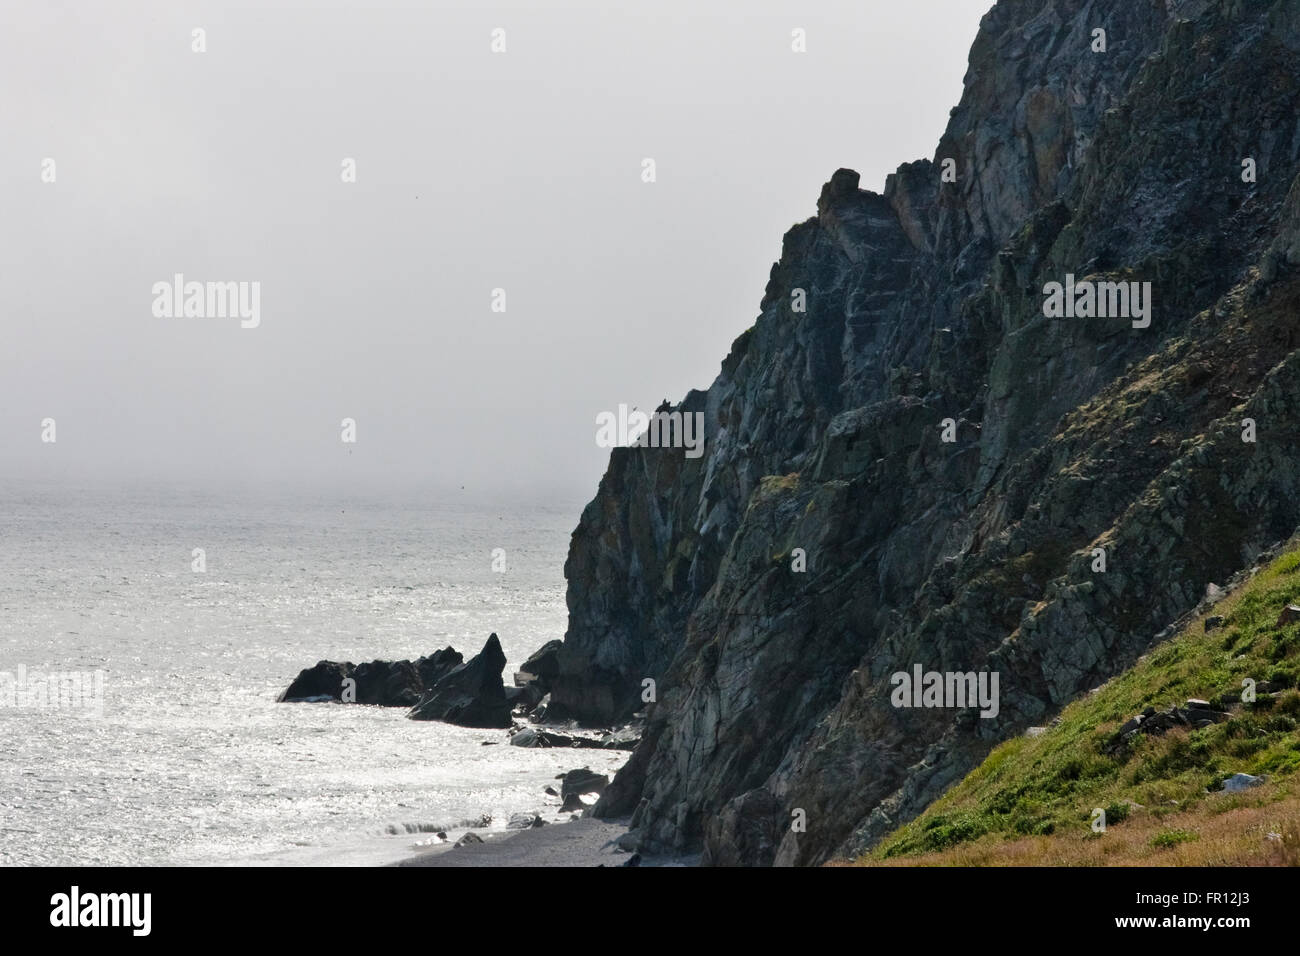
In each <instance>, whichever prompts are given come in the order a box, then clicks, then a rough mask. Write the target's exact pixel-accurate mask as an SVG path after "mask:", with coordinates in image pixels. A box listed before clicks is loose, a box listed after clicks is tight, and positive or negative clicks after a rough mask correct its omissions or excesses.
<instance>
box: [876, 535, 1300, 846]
mask: <svg viewBox="0 0 1300 956" xmlns="http://www.w3.org/2000/svg"><path fill="white" fill-rule="evenodd" d="M1292 547H1293V548H1295V547H1296V542H1292ZM1289 603H1300V550H1289V551H1288V552H1287V553H1285V554H1283V555H1282V556H1281V557H1279V558H1278V559H1277V560H1276V561H1274V562H1273V563H1272V564H1271V565H1270V566H1269V567H1267V568H1265V569H1262V570H1261V571H1260V572H1259V573H1257V574H1256V575H1255V576H1254V577H1253V578H1252V579H1251V580H1250V581H1248V582H1247V583H1246V584H1245V585H1243V586H1242V587H1241V588H1239V589H1238V590H1237V591H1236V592H1234V593H1233V594H1232V595H1230V596H1228V597H1227V598H1225V599H1224V600H1222V601H1220V602H1219V603H1218V605H1216V606H1215V607H1214V608H1213V609H1211V610H1210V611H1209V612H1208V613H1209V614H1216V615H1222V616H1223V617H1224V618H1225V623H1224V625H1223V626H1222V627H1221V628H1219V629H1216V630H1213V631H1211V632H1209V633H1208V634H1207V633H1205V632H1204V630H1203V621H1202V620H1201V619H1197V620H1195V621H1193V622H1192V623H1191V624H1190V625H1189V626H1188V627H1187V628H1186V629H1184V630H1183V631H1182V632H1181V633H1180V634H1178V635H1176V636H1175V637H1174V638H1173V639H1171V640H1169V641H1168V642H1166V643H1164V644H1162V645H1160V646H1159V647H1157V648H1156V649H1155V650H1153V651H1151V652H1150V653H1149V654H1148V655H1147V656H1146V657H1145V658H1143V659H1142V660H1140V661H1138V662H1137V663H1136V664H1135V665H1134V666H1133V667H1132V668H1130V669H1129V670H1128V671H1127V672H1125V673H1124V674H1122V675H1120V676H1118V677H1116V678H1115V679H1113V680H1111V681H1110V682H1109V683H1107V684H1106V685H1105V686H1104V687H1102V688H1101V689H1100V690H1098V691H1097V692H1096V693H1093V694H1091V695H1088V696H1085V697H1083V698H1081V699H1079V700H1076V701H1075V702H1073V703H1072V704H1070V705H1069V706H1068V707H1066V708H1065V710H1064V711H1063V712H1062V714H1061V716H1060V720H1059V722H1058V723H1057V725H1056V726H1053V727H1051V728H1049V729H1048V730H1047V731H1046V732H1045V733H1043V734H1041V735H1040V736H1037V737H1033V738H1030V737H1023V736H1022V737H1016V738H1015V739H1012V740H1009V741H1006V742H1005V743H1003V744H1001V745H1000V746H999V747H997V748H996V749H995V750H994V751H993V752H992V753H991V754H990V755H989V756H988V758H987V759H986V760H984V762H983V763H982V764H981V765H980V766H979V767H977V768H976V769H975V770H974V771H973V772H971V773H970V774H969V775H968V776H967V777H966V778H965V779H963V780H962V781H961V782H959V783H958V784H957V785H956V786H955V787H953V788H952V789H951V790H950V791H949V792H948V793H947V794H945V795H944V796H943V797H941V798H940V799H939V800H937V801H936V802H935V803H934V804H932V805H931V806H930V807H929V808H928V809H927V810H926V811H925V812H924V813H922V814H921V815H920V816H919V817H918V818H917V819H915V820H913V821H912V822H910V823H908V824H906V825H904V826H902V827H901V828H899V829H898V830H896V831H894V832H893V833H892V834H890V835H889V836H887V837H886V838H885V839H884V840H883V841H882V842H881V843H880V844H879V845H878V846H877V847H876V848H875V849H874V850H873V851H872V852H871V853H870V854H868V855H867V856H866V857H864V858H863V859H862V860H861V861H860V862H862V863H866V864H871V863H873V862H884V861H889V860H900V859H902V858H907V857H914V856H920V855H923V854H931V855H933V854H940V855H942V854H948V857H947V859H948V860H949V861H952V860H954V859H956V857H954V856H953V851H954V849H955V848H961V847H968V846H972V845H978V846H980V847H982V848H983V849H984V850H985V851H987V849H988V847H989V846H990V845H992V844H996V843H998V842H1000V841H1020V843H1021V844H1022V846H1021V847H1020V849H1019V850H1018V851H1017V852H1018V853H1020V854H1021V856H1022V857H1023V854H1024V848H1023V844H1024V843H1025V841H1026V838H1034V837H1048V836H1051V837H1054V839H1075V840H1076V842H1077V841H1079V840H1088V839H1093V838H1096V837H1103V838H1104V837H1105V836H1106V835H1107V834H1095V833H1093V832H1092V828H1091V823H1092V820H1093V811H1094V809H1095V808H1102V809H1104V810H1105V811H1106V824H1107V828H1108V830H1111V831H1114V830H1115V829H1117V828H1123V827H1125V826H1130V827H1135V824H1134V823H1133V821H1134V819H1136V818H1140V819H1141V820H1142V821H1143V824H1142V825H1143V826H1149V827H1152V828H1154V829H1153V831H1152V832H1153V833H1154V834H1155V835H1154V836H1152V837H1150V839H1149V840H1148V839H1144V840H1142V841H1141V842H1142V845H1143V846H1149V847H1151V848H1153V851H1154V850H1167V849H1169V848H1173V847H1175V846H1178V845H1179V844H1183V843H1187V842H1191V841H1195V840H1197V839H1198V836H1197V833H1196V832H1195V826H1194V824H1195V820H1196V815H1197V814H1205V815H1221V814H1225V813H1231V812H1232V811H1234V810H1237V809H1240V808H1244V807H1255V808H1257V807H1259V806H1261V804H1267V803H1268V802H1270V801H1283V800H1288V799H1290V797H1291V795H1292V793H1293V791H1300V786H1293V784H1300V778H1295V779H1294V780H1293V779H1292V778H1293V777H1294V775H1295V774H1296V771H1297V770H1300V691H1297V690H1296V685H1297V681H1298V678H1300V623H1298V624H1292V625H1289V626H1287V627H1285V628H1276V627H1274V624H1275V622H1276V621H1277V617H1278V614H1279V612H1280V611H1281V609H1282V608H1283V607H1284V606H1285V605H1287V604H1289ZM1247 678H1250V679H1253V680H1254V681H1256V682H1257V683H1264V682H1265V681H1268V682H1272V683H1274V684H1276V685H1278V687H1279V689H1278V690H1277V691H1276V692H1275V693H1274V694H1272V695H1271V696H1270V695H1267V694H1263V693H1261V694H1259V696H1258V699H1257V700H1256V701H1255V702H1254V703H1243V702H1242V701H1241V694H1242V682H1243V680H1245V679H1247ZM1190 697H1201V698H1206V699H1208V700H1210V701H1211V703H1213V704H1215V705H1216V706H1218V707H1220V708H1222V709H1225V710H1228V711H1229V713H1230V714H1231V719H1230V720H1228V721H1226V722H1224V723H1221V724H1216V725H1213V726H1210V727H1205V728H1203V729H1200V730H1191V731H1188V730H1185V729H1176V730H1172V731H1170V732H1169V733H1167V734H1165V735H1164V736H1160V737H1156V736H1148V735H1145V734H1137V735H1135V736H1134V737H1133V738H1132V739H1131V740H1130V741H1129V742H1128V743H1127V744H1126V745H1121V746H1118V747H1116V746H1114V742H1115V735H1116V731H1117V730H1118V728H1119V727H1120V726H1121V725H1122V724H1123V723H1124V722H1125V721H1127V720H1128V719H1129V718H1130V717H1132V716H1133V715H1134V714H1136V713H1139V712H1141V711H1142V710H1143V709H1144V708H1146V707H1155V708H1156V709H1157V710H1167V709H1168V708H1169V707H1171V706H1174V705H1179V706H1181V705H1182V704H1183V703H1184V701H1185V700H1187V698H1190ZM1234 773H1250V774H1255V775H1257V776H1261V775H1262V776H1267V777H1268V778H1269V785H1267V786H1266V787H1260V788H1255V789H1252V790H1248V791H1244V792H1242V793H1237V794H1221V793H1216V792H1215V791H1216V790H1217V788H1218V786H1219V785H1220V783H1221V782H1222V781H1223V780H1224V779H1225V778H1227V777H1229V776H1231V775H1232V774H1234ZM1207 791H1208V792H1207ZM1189 815H1190V816H1189ZM1169 817H1176V818H1178V820H1179V822H1180V826H1179V827H1166V826H1164V823H1163V821H1165V820H1166V818H1169ZM1188 820H1191V821H1192V828H1191V829H1189V823H1188V822H1187V821H1188ZM1144 832H1145V831H1144ZM1031 842H1032V841H1031ZM1039 843H1041V844H1042V845H1043V849H1042V851H1041V852H1042V854H1044V859H1043V860H1042V861H1041V862H1052V860H1051V859H1050V857H1051V852H1052V851H1051V849H1050V846H1049V844H1050V843H1051V841H1039ZM1037 845H1038V844H1035V846H1037ZM1036 852H1037V851H1036ZM943 861H944V860H943V859H939V860H938V862H943ZM1019 862H1034V860H1032V859H1031V860H1028V861H1026V860H1024V859H1020V860H1019Z"/></svg>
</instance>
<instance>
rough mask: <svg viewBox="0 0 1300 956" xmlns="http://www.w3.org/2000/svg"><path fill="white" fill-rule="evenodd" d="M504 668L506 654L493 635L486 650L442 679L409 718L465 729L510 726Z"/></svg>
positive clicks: (484, 647) (421, 700)
mask: <svg viewBox="0 0 1300 956" xmlns="http://www.w3.org/2000/svg"><path fill="white" fill-rule="evenodd" d="M505 666H506V655H505V653H504V652H503V651H502V650H501V642H500V641H498V640H497V636H496V635H495V634H493V635H491V636H490V637H489V638H488V639H487V643H486V644H484V645H483V650H481V651H479V652H478V653H477V654H476V655H474V656H473V657H472V658H470V659H469V660H468V661H466V662H465V663H463V664H459V665H457V666H456V667H454V668H452V669H451V670H450V671H449V672H448V673H447V674H446V675H445V676H444V677H442V678H441V679H439V680H438V682H437V683H436V684H434V686H433V687H432V688H431V689H430V690H429V691H428V692H427V693H425V695H424V696H423V697H422V698H421V699H420V702H419V703H418V704H416V705H415V707H414V709H412V711H411V713H410V714H409V715H408V716H409V717H410V718H411V719H412V720H442V721H446V722H447V723H449V724H459V725H460V726H462V727H509V726H510V703H509V701H507V700H506V694H505V686H504V685H503V684H502V683H501V672H502V671H503V670H504V669H505Z"/></svg>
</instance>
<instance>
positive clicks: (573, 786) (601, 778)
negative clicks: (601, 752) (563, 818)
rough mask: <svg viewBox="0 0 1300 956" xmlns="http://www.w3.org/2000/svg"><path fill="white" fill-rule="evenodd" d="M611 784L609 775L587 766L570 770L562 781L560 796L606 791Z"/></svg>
mask: <svg viewBox="0 0 1300 956" xmlns="http://www.w3.org/2000/svg"><path fill="white" fill-rule="evenodd" d="M607 786H609V777H607V776H606V775H605V774H603V773H595V772H593V771H591V770H589V769H587V768H586V767H583V768H582V769H581V770H570V771H569V772H568V773H566V774H565V775H564V779H563V780H562V781H561V782H560V796H562V797H565V798H567V797H568V796H569V795H570V794H575V795H581V794H584V793H604V792H605V788H606V787H607Z"/></svg>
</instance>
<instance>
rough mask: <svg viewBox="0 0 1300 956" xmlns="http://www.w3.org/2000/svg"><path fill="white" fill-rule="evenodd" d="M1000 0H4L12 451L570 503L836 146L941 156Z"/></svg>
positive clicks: (689, 363)
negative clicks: (173, 286) (213, 305)
mask: <svg viewBox="0 0 1300 956" xmlns="http://www.w3.org/2000/svg"><path fill="white" fill-rule="evenodd" d="M991 2H992V0H908V2H905V3H900V2H898V0H800V2H775V0H744V2H741V0H732V2H727V3H723V2H708V0H653V2H641V0H637V2H619V3H610V2H608V0H592V2H572V0H571V2H555V0H535V2H532V3H528V4H516V5H504V4H479V3H472V2H460V3H450V2H438V0H425V2H418V3H417V2H409V3H407V2H388V3H380V2H360V0H358V2H350V3H339V2H334V3H323V2H315V0H313V2H305V0H304V2H299V3H289V2H283V0H257V2H247V3H244V2H238V3H236V2H219V3H218V2H212V3H186V2H176V0H150V2H131V0H123V2H115V3H112V4H108V3H90V2H82V0H77V2H72V0H4V3H3V5H2V6H0V81H2V82H0V117H3V120H2V121H0V122H2V124H3V138H2V139H0V196H3V200H2V201H0V477H6V476H42V475H49V476H51V477H74V478H78V479H83V480H98V479H99V478H101V477H102V478H105V479H110V478H111V479H123V478H125V479H131V478H135V477H144V476H147V477H153V478H164V479H168V480H170V479H184V480H196V481H213V482H216V483H220V482H222V481H228V480H232V479H235V478H241V479H247V480H253V481H260V480H269V479H272V478H276V479H284V480H290V481H298V480H303V481H307V480H310V481H312V482H313V483H323V484H326V485H331V484H334V483H338V484H340V485H363V484H364V485H378V484H382V483H386V482H392V483H401V484H405V483H412V482H419V483H422V484H426V485H431V486H447V487H458V486H460V485H462V484H463V485H468V486H470V487H471V488H474V489H478V490H481V491H482V490H486V491H490V492H492V493H508V494H518V495H524V494H527V495H528V496H529V497H533V496H534V495H535V494H536V493H537V492H539V491H542V492H545V493H547V494H550V493H552V492H554V493H555V494H557V495H558V496H562V497H573V496H575V495H576V496H577V497H580V498H586V497H590V495H591V493H593V492H594V491H595V487H596V483H597V481H598V479H599V476H600V474H601V472H602V471H603V469H604V463H605V461H606V459H607V457H608V451H607V450H605V449H601V448H598V447H597V446H596V443H595V431H596V427H595V416H596V415H597V413H598V412H601V411H604V410H615V409H617V407H618V405H619V403H626V404H628V405H639V406H640V407H642V408H653V407H654V406H655V405H657V404H658V403H659V401H661V400H662V399H664V398H668V399H671V400H673V401H677V400H679V399H680V398H681V397H682V396H683V395H684V394H685V392H686V391H687V390H688V389H690V388H704V387H707V386H708V384H709V383H710V382H711V381H712V380H713V378H714V376H715V375H716V374H717V371H718V367H719V363H720V362H721V361H722V359H723V357H724V356H725V355H726V353H727V351H728V348H729V346H730V344H731V341H732V340H733V339H734V338H735V337H736V335H738V334H739V333H740V332H742V331H743V330H744V329H746V328H747V327H748V326H750V325H751V324H752V323H753V320H754V318H755V316H756V315H757V311H758V303H759V300H760V299H761V298H762V294H763V288H764V285H765V284H766V282H767V276H768V271H769V269H770V267H771V264H772V261H773V260H774V259H775V258H776V257H777V256H778V255H779V253H780V248H781V237H782V235H783V234H784V232H785V231H786V230H787V229H788V228H789V227H790V226H791V225H793V224H794V223H796V222H798V221H801V220H803V219H806V218H807V217H808V216H810V215H812V214H813V213H814V212H815V204H816V200H817V195H818V191H819V190H820V187H821V185H822V183H823V182H825V181H826V180H827V179H828V178H829V177H830V174H831V173H832V172H834V171H835V169H837V168H838V167H841V166H847V167H851V168H853V169H856V170H858V171H859V172H861V173H862V183H863V186H864V187H867V188H872V189H880V188H881V187H882V186H883V183H884V178H885V176H886V174H887V173H889V172H890V171H892V170H893V169H894V168H895V167H896V166H897V165H899V164H900V163H902V162H905V161H910V160H912V159H917V158H920V157H923V156H932V155H933V153H934V149H935V146H936V145H937V143H938V139H939V136H940V133H941V132H942V130H943V127H944V124H945V122H946V120H947V116H948V111H949V109H950V108H951V107H953V106H954V105H956V102H957V99H958V97H959V95H960V93H961V81H962V77H963V75H964V73H965V69H966V56H967V52H968V50H969V48H970V45H971V42H972V41H973V39H974V37H975V31H976V27H977V24H978V22H979V19H980V16H981V15H982V14H983V13H984V12H985V10H986V9H987V8H988V7H989V6H990V5H991ZM195 28H202V29H204V30H205V31H206V52H203V53H196V52H193V50H192V45H193V43H194V39H193V34H192V31H193V30H194V29H195ZM495 28H502V29H504V31H505V43H506V52H504V53H493V52H492V51H491V44H492V31H493V30H494V29H495ZM795 28H802V29H803V30H805V31H806V36H807V52H806V53H802V54H800V53H794V52H793V51H792V50H791V43H792V38H791V31H792V30H794V29H795ZM647 157H648V158H652V159H654V161H655V164H656V175H657V181H656V182H654V183H645V182H643V181H642V160H643V159H645V158H647ZM347 158H351V159H354V160H355V163H356V182H354V183H345V182H343V181H342V172H343V165H342V164H343V162H344V160H345V159H347ZM46 159H53V160H54V167H53V171H54V177H55V179H54V182H43V181H42V173H43V170H48V166H45V165H43V164H44V161H45V160H46ZM176 273H182V274H183V275H184V276H185V278H186V280H187V281H195V280H196V281H200V282H207V281H233V282H247V283H252V282H258V283H260V324H259V325H258V326H257V327H256V328H242V327H241V322H240V320H239V319H238V318H237V317H235V318H219V317H207V318H184V317H180V318H172V317H157V316H155V315H154V312H153V305H154V293H153V291H152V289H153V286H154V284H155V283H157V282H160V281H163V282H171V280H172V277H173V275H174V274H176ZM496 288H503V289H505V292H506V310H505V312H504V313H501V312H493V311H492V309H491V304H492V290H493V289H496ZM46 418H53V419H54V420H55V422H56V429H57V431H56V437H57V441H56V442H55V443H53V444H49V443H44V442H42V440H41V436H42V426H41V423H42V420H43V419H46ZM344 418H352V419H355V421H356V423H357V424H356V438H357V440H356V442H355V444H346V443H344V442H342V441H341V437H340V436H341V431H342V429H341V425H340V423H341V420H342V419H344Z"/></svg>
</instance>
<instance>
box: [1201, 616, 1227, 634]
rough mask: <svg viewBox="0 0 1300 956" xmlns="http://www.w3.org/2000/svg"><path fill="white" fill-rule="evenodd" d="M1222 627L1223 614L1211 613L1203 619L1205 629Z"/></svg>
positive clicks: (1210, 629)
mask: <svg viewBox="0 0 1300 956" xmlns="http://www.w3.org/2000/svg"><path fill="white" fill-rule="evenodd" d="M1218 627H1223V616H1222V615H1219V614H1214V615H1211V616H1210V617H1207V618H1206V619H1205V630H1206V631H1213V630H1214V629H1215V628H1218Z"/></svg>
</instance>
